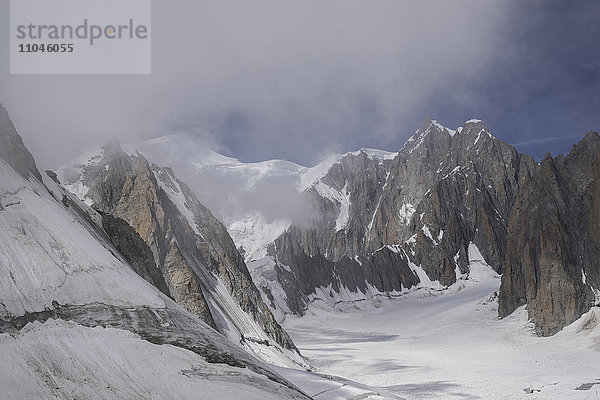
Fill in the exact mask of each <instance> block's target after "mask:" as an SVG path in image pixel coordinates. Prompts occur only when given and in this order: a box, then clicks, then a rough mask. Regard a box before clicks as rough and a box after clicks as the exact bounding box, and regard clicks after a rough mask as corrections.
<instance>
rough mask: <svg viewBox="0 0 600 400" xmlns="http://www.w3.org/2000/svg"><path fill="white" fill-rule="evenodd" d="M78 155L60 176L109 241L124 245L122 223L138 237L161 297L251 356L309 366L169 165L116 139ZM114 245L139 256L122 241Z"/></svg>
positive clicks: (223, 235)
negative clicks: (96, 215) (100, 220)
mask: <svg viewBox="0 0 600 400" xmlns="http://www.w3.org/2000/svg"><path fill="white" fill-rule="evenodd" d="M84 156H85V158H82V157H78V158H77V159H76V160H74V161H73V162H71V163H70V164H68V165H65V166H63V167H61V168H60V169H59V170H58V171H57V172H58V173H57V175H58V179H59V181H61V182H64V183H65V185H66V187H67V188H70V189H72V190H73V191H74V193H75V194H77V195H78V196H81V198H80V200H82V201H85V202H87V203H88V204H90V205H91V206H93V207H94V208H95V209H97V210H99V211H101V212H102V213H104V214H105V215H106V217H105V219H104V220H105V223H104V228H105V230H107V232H109V234H112V233H114V236H115V239H114V241H117V242H119V243H125V244H127V243H128V240H124V239H123V238H122V237H123V231H125V230H126V229H127V228H128V227H131V228H133V230H134V232H136V233H137V234H139V236H140V237H141V239H142V242H143V243H142V245H144V246H145V247H146V248H147V249H148V250H149V251H148V255H149V258H150V262H151V263H152V264H153V265H154V267H153V268H151V269H153V270H158V271H160V272H161V274H159V275H160V276H159V277H158V279H160V278H162V280H163V281H164V285H163V286H164V287H165V293H166V294H167V295H169V296H171V297H172V298H173V299H174V300H175V301H177V302H178V303H179V304H180V305H182V306H183V307H184V308H185V309H186V310H188V311H189V312H191V313H193V314H195V315H197V316H198V317H200V318H202V319H203V320H204V321H205V322H206V323H208V324H209V325H210V326H212V327H214V328H215V329H217V330H218V331H220V332H222V333H223V334H224V335H226V336H227V337H229V338H230V339H231V340H232V341H234V342H236V343H241V344H242V346H243V347H244V348H246V349H247V350H249V351H250V352H251V353H252V354H254V355H255V356H257V357H259V358H262V359H263V360H265V361H268V362H271V363H275V364H278V365H283V366H288V367H294V366H295V365H299V366H303V367H306V366H307V365H306V362H305V361H304V360H303V359H302V357H301V356H300V355H299V354H298V352H297V350H296V348H295V346H294V344H293V343H292V341H291V339H290V338H289V336H288V335H287V333H286V332H285V331H284V330H283V329H282V328H281V327H280V326H279V324H278V323H277V322H276V321H275V319H274V317H273V315H272V314H271V311H270V310H269V308H268V307H267V305H266V304H265V303H264V302H263V300H262V298H261V296H260V294H259V292H258V290H257V289H256V287H255V286H254V284H253V282H252V279H251V277H250V274H249V272H248V270H247V268H246V265H245V263H244V260H243V258H242V257H241V256H240V254H239V253H238V251H237V249H236V246H235V245H234V243H233V241H232V240H231V238H230V237H229V235H228V233H227V231H226V229H225V227H224V226H223V225H222V224H221V223H220V222H219V221H218V220H217V219H216V218H215V217H214V216H213V215H212V213H211V212H210V211H209V210H208V209H207V208H206V207H204V206H203V205H202V204H201V203H200V202H199V201H198V199H197V198H196V196H195V195H194V193H193V191H192V190H191V189H190V188H189V187H188V186H187V185H186V184H185V183H183V182H182V181H180V180H178V179H177V178H176V177H175V175H174V173H173V171H172V170H171V169H169V168H160V167H158V166H156V165H152V166H151V165H149V164H148V162H147V161H146V159H145V158H144V157H143V156H141V155H136V156H130V155H127V154H126V153H125V152H123V151H122V150H121V148H120V147H119V145H118V144H116V143H113V144H109V145H105V146H102V147H101V148H99V149H97V151H95V152H90V153H87V154H85V155H84ZM107 220H110V221H112V220H114V221H115V222H116V223H113V224H112V225H111V226H109V224H108V223H106V221H107ZM119 221H121V225H123V227H121V226H120V225H119V224H118V222H119ZM111 236H113V235H111ZM119 250H120V251H121V252H122V253H125V254H132V255H135V254H136V253H139V251H137V249H134V248H131V246H128V245H125V246H121V247H120V248H119ZM156 281H157V279H153V280H152V283H154V284H155V285H156V286H157V287H161V285H160V284H157V282H156Z"/></svg>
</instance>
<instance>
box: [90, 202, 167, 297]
mask: <svg viewBox="0 0 600 400" xmlns="http://www.w3.org/2000/svg"><path fill="white" fill-rule="evenodd" d="M100 214H101V215H102V226H103V228H104V230H105V231H106V233H107V234H108V237H109V239H110V242H111V243H112V244H113V245H114V246H115V248H116V249H117V250H118V251H119V253H120V254H121V255H122V256H123V257H124V258H125V260H126V261H127V263H128V264H129V265H131V267H132V268H133V269H134V270H135V272H137V273H138V275H140V276H141V277H142V278H144V279H145V280H147V281H148V282H150V283H151V284H153V285H154V286H156V287H157V288H158V290H160V291H161V292H163V293H164V294H166V295H167V296H170V293H169V289H168V288H167V284H166V282H165V280H164V277H163V274H162V271H161V270H160V269H159V268H158V266H157V265H156V264H155V263H154V256H153V255H152V251H151V250H150V247H148V245H147V244H146V242H144V241H143V240H142V238H141V237H140V235H139V234H138V233H137V232H136V231H135V229H133V228H132V227H131V226H129V224H128V223H127V222H125V221H124V220H122V219H121V218H118V217H114V216H112V215H111V214H106V213H103V212H100Z"/></svg>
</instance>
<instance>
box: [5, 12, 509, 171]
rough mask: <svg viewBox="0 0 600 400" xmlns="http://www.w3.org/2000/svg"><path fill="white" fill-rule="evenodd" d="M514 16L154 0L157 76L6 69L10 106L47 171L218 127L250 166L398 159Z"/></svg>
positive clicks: (491, 50) (215, 132) (455, 95)
mask: <svg viewBox="0 0 600 400" xmlns="http://www.w3.org/2000/svg"><path fill="white" fill-rule="evenodd" d="M1 5H2V12H3V14H5V13H7V10H8V1H6V0H3V1H2V3H1ZM510 7H511V3H509V2H505V1H500V0H498V1H486V2H481V1H476V0H460V1H453V2H447V1H441V0H439V1H428V2H413V1H384V0H381V1H376V2H364V1H356V0H351V1H347V0H346V1H339V0H332V1H326V2H323V1H318V2H317V1H289V2H281V1H253V2H247V1H241V0H240V1H201V2H195V1H194V2H193V1H186V0H179V1H176V2H166V1H158V0H156V1H154V2H153V27H152V40H153V65H152V70H153V74H152V75H151V76H149V77H147V76H70V77H69V76H67V77H56V76H34V77H30V76H9V75H7V72H8V71H7V70H6V68H7V67H6V65H7V64H8V63H7V62H6V63H3V65H5V67H3V68H4V69H3V70H2V75H1V77H0V84H1V85H2V88H3V93H2V101H3V102H4V103H5V104H6V106H7V107H8V108H9V110H10V111H11V114H12V115H13V117H14V119H15V123H16V124H17V126H18V127H19V129H20V131H21V133H22V134H23V136H24V137H25V140H26V141H27V143H28V144H29V146H30V147H31V148H32V150H33V152H34V153H35V154H36V156H37V157H38V159H39V160H40V163H41V164H42V165H43V166H49V167H54V166H56V165H58V164H60V163H62V162H64V161H65V160H66V159H67V158H70V157H72V156H73V155H75V154H76V153H77V152H78V151H80V150H81V149H82V148H83V147H84V146H86V145H88V144H90V143H102V142H105V141H107V140H108V139H110V138H115V137H116V138H120V139H121V141H122V142H127V141H132V140H137V139H139V138H149V137H155V136H159V135H163V134H168V133H173V132H174V131H175V130H185V131H186V132H188V133H190V134H196V133H198V132H205V131H208V132H210V133H211V135H212V136H213V139H212V142H214V143H215V145H217V146H219V147H221V148H223V149H224V150H226V151H227V152H228V153H229V154H232V155H234V156H236V157H239V158H242V159H245V160H258V159H266V158H273V157H278V158H287V159H292V160H295V161H299V162H302V163H305V164H306V163H308V164H310V163H314V162H315V161H317V160H318V159H319V158H320V157H321V156H322V155H324V154H325V153H327V152H329V151H333V150H337V151H342V150H350V149H354V148H357V147H361V146H371V147H387V148H388V149H394V148H398V147H399V146H400V145H401V143H402V142H403V141H404V140H405V139H406V138H407V136H408V134H409V132H411V131H413V130H414V129H416V127H415V126H414V123H415V121H421V120H423V119H424V117H425V116H426V114H427V108H428V104H429V102H430V101H431V100H432V98H436V97H437V96H440V93H441V92H443V93H445V94H446V95H447V94H448V93H451V95H450V97H448V101H457V99H460V90H461V87H462V86H461V84H460V82H461V81H462V80H465V79H467V78H468V77H470V76H473V75H477V74H480V73H481V72H482V71H484V70H485V68H487V67H488V65H489V63H490V62H491V60H492V59H493V57H494V55H495V53H497V48H495V46H496V45H497V44H498V42H499V39H498V38H499V37H502V35H503V34H504V32H505V30H506V29H507V28H506V22H507V21H506V16H507V15H508V11H509V10H510ZM6 34H7V32H4V31H3V32H2V33H1V35H3V36H2V37H1V40H2V43H4V44H7V41H8V39H7V37H6ZM5 54H6V53H5ZM5 56H6V55H3V57H5ZM390 147H391V148H390Z"/></svg>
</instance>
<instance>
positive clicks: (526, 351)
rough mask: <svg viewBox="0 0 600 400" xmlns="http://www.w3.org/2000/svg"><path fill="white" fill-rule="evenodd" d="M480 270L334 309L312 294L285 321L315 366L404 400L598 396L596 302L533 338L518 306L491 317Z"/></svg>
mask: <svg viewBox="0 0 600 400" xmlns="http://www.w3.org/2000/svg"><path fill="white" fill-rule="evenodd" d="M482 275H483V274H479V276H478V278H480V279H481V282H479V283H478V282H475V280H467V281H459V282H458V283H456V284H454V285H453V286H451V287H450V288H449V289H447V290H446V291H444V292H440V291H435V290H432V289H427V288H421V289H418V290H416V291H413V292H411V293H409V294H405V295H402V296H400V297H399V298H386V297H382V296H380V297H378V298H376V299H374V300H370V301H363V302H356V303H354V304H347V305H346V306H345V307H343V308H340V307H338V309H337V310H332V309H331V308H330V307H326V306H322V305H320V304H319V303H313V304H311V306H310V307H309V309H308V312H307V314H306V316H305V317H302V318H298V317H295V316H287V318H286V319H285V322H284V327H285V328H286V330H287V331H288V332H289V333H290V335H291V336H292V338H293V340H294V342H295V343H296V345H297V346H298V348H299V349H300V351H301V352H302V353H303V354H304V356H306V357H308V359H309V361H310V362H311V363H312V365H313V366H314V367H316V368H317V369H318V370H319V371H320V372H322V373H325V374H332V375H339V376H342V377H345V378H349V379H352V380H355V381H358V382H361V383H362V384H365V385H368V386H370V387H371V388H372V390H374V391H376V392H379V393H381V394H384V393H387V394H390V395H396V396H399V397H401V398H407V399H434V398H436V399H439V398H443V399H594V398H600V357H599V356H600V354H599V352H600V328H598V322H599V321H600V309H599V308H598V307H595V308H593V309H592V310H590V311H589V312H588V313H586V314H584V316H582V317H581V319H579V320H578V321H576V322H575V323H573V324H572V325H571V326H569V327H567V328H565V329H564V330H563V331H562V332H560V333H558V334H557V335H555V336H553V337H547V338H541V337H538V336H536V335H535V333H534V332H533V330H532V325H531V324H530V323H528V321H527V312H526V310H525V309H524V308H520V309H518V310H517V311H516V312H515V313H514V314H512V315H510V316H509V317H507V318H505V319H503V320H498V317H497V299H496V297H495V296H494V293H495V292H496V291H497V290H498V288H499V285H500V280H499V279H498V277H493V276H491V275H488V276H485V277H484V276H482ZM340 385H341V384H340ZM314 398H315V399H317V400H319V399H323V398H326V397H321V396H319V395H317V396H314ZM340 398H342V397H340ZM369 398H371V397H369ZM375 398H376V397H375Z"/></svg>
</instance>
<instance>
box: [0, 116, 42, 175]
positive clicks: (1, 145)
mask: <svg viewBox="0 0 600 400" xmlns="http://www.w3.org/2000/svg"><path fill="white" fill-rule="evenodd" d="M0 158H2V159H4V160H5V161H6V162H7V163H8V164H9V165H10V166H11V167H12V168H13V169H14V170H15V171H17V172H18V173H19V174H20V175H21V176H23V177H24V178H28V177H29V176H34V177H35V178H37V179H38V180H39V181H40V182H41V181H42V176H41V174H40V172H39V171H38V169H37V166H36V165H35V160H34V159H33V156H32V155H31V153H30V152H29V150H27V147H25V144H24V143H23V139H22V138H21V136H19V134H18V133H17V130H16V129H15V126H14V125H13V123H12V120H11V119H10V116H9V115H8V111H6V108H4V106H2V104H0Z"/></svg>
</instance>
